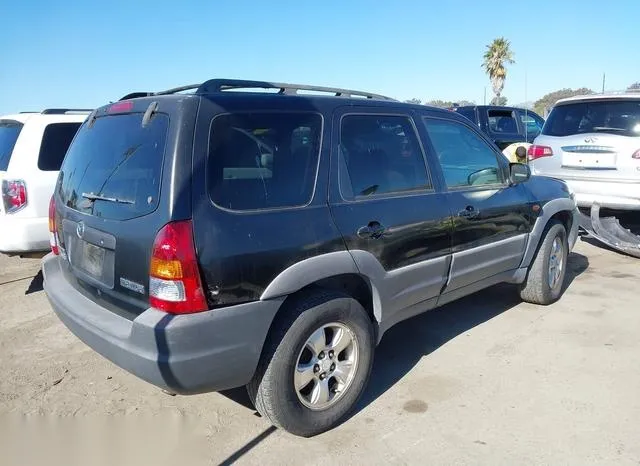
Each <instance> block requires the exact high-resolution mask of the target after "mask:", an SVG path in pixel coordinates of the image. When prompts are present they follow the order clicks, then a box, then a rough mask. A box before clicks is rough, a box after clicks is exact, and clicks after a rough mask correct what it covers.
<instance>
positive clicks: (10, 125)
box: [0, 120, 22, 172]
mask: <svg viewBox="0 0 640 466" xmlns="http://www.w3.org/2000/svg"><path fill="white" fill-rule="evenodd" d="M20 130H22V123H20V122H18V121H14V120H0V171H3V172H5V171H7V168H9V160H11V153H12V152H13V146H15V145H16V141H17V140H18V136H19V135H20Z"/></svg>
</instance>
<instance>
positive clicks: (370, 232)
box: [356, 221, 385, 239]
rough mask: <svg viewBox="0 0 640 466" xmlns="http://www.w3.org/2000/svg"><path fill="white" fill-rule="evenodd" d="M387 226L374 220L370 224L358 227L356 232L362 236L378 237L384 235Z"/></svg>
mask: <svg viewBox="0 0 640 466" xmlns="http://www.w3.org/2000/svg"><path fill="white" fill-rule="evenodd" d="M384 232H385V227H384V226H382V225H381V224H380V222H377V221H372V222H369V224H368V225H365V226H363V227H360V228H358V231H357V232H356V234H357V235H358V237H360V238H371V239H378V238H381V237H382V236H383V235H384Z"/></svg>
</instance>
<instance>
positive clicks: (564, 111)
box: [528, 92, 640, 210]
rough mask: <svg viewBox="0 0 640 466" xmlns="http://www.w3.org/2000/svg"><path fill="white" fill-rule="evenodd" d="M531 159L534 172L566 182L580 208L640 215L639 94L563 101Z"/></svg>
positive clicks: (553, 111) (545, 126)
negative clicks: (629, 211)
mask: <svg viewBox="0 0 640 466" xmlns="http://www.w3.org/2000/svg"><path fill="white" fill-rule="evenodd" d="M528 158H529V164H530V167H531V170H532V172H533V173H535V174H538V175H546V176H550V177H554V178H560V179H562V180H564V181H566V182H567V184H568V185H569V186H570V187H571V189H572V190H573V191H574V193H575V196H576V201H577V203H578V205H579V206H580V207H591V206H592V205H593V204H594V203H597V204H598V205H599V206H600V207H603V208H609V209H621V210H640V93H631V92H625V93H620V94H598V95H586V96H577V97H570V98H567V99H562V100H559V101H558V102H557V103H556V104H555V106H554V107H553V109H552V110H551V113H550V114H549V117H548V118H547V121H546V123H545V125H544V127H543V129H542V132H541V134H540V135H538V136H537V137H536V138H535V141H534V145H532V146H531V147H530V148H529V152H528Z"/></svg>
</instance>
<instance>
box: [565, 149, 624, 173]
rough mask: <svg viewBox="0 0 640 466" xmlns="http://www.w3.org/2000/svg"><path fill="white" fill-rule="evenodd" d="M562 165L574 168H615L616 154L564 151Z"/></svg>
mask: <svg viewBox="0 0 640 466" xmlns="http://www.w3.org/2000/svg"><path fill="white" fill-rule="evenodd" d="M562 165H564V166H565V167H574V168H593V169H600V170H604V169H615V168H616V154H581V153H571V152H565V153H564V156H563V158H562Z"/></svg>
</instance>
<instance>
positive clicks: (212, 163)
mask: <svg viewBox="0 0 640 466" xmlns="http://www.w3.org/2000/svg"><path fill="white" fill-rule="evenodd" d="M321 131H322V117H321V116H320V115H318V114H315V113H237V114H233V115H221V116H218V117H216V118H215V119H214V120H213V123H212V125H211V136H210V143H209V160H208V162H207V171H208V180H207V184H208V189H209V196H210V197H211V199H212V200H213V202H214V203H215V204H216V205H218V206H220V207H224V208H226V209H231V210H255V209H269V208H281V207H294V206H301V205H306V204H307V203H309V201H310V200H311V196H312V194H313V189H314V186H315V177H316V168H317V166H318V153H319V151H320V134H321Z"/></svg>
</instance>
